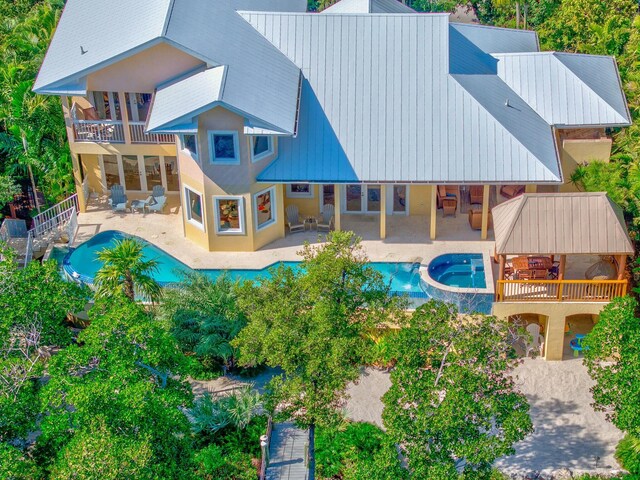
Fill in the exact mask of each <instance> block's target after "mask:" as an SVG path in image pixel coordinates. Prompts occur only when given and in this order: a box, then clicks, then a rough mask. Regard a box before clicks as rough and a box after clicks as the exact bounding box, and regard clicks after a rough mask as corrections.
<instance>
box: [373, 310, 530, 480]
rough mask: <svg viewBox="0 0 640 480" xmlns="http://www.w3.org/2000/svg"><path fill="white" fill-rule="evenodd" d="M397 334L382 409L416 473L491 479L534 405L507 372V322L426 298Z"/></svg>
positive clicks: (436, 478)
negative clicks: (460, 473)
mask: <svg viewBox="0 0 640 480" xmlns="http://www.w3.org/2000/svg"><path fill="white" fill-rule="evenodd" d="M402 326H403V327H404V328H402V329H401V330H400V331H399V333H398V334H397V335H396V336H395V343H394V345H395V348H396V355H395V356H396V358H397V363H396V366H395V368H394V369H393V370H392V371H391V382H392V385H391V388H390V389H389V391H388V392H387V393H386V394H385V395H384V397H383V402H384V404H385V408H384V411H383V414H382V418H383V421H384V425H385V427H386V428H387V431H388V433H389V435H390V436H391V438H392V439H393V440H394V442H396V444H398V445H400V448H401V449H402V451H403V453H404V455H405V456H406V458H407V460H408V463H409V469H410V470H411V472H412V476H413V477H414V478H429V479H431V480H448V479H451V478H456V477H457V468H458V467H459V468H463V470H464V475H465V477H464V478H476V479H488V478H490V476H491V465H492V464H493V462H494V460H496V459H497V458H499V457H501V456H503V455H509V454H512V453H513V445H514V444H515V443H516V442H517V441H519V440H522V439H523V438H524V437H525V436H526V435H527V434H528V433H530V432H531V431H532V424H531V419H530V418H529V405H528V403H527V399H526V398H525V397H524V395H522V394H520V393H517V391H516V389H515V385H514V382H513V379H512V377H510V376H509V375H508V373H509V371H510V368H511V367H512V360H510V359H511V358H512V356H513V351H512V346H511V342H510V341H509V336H508V330H507V328H508V327H507V325H506V324H505V323H504V322H498V321H496V320H495V318H493V317H487V316H484V315H477V316H469V315H465V316H459V315H458V312H457V311H456V309H455V307H454V306H452V305H449V304H445V303H442V302H437V301H434V300H432V301H429V302H428V303H426V304H425V305H423V306H421V307H420V308H418V309H417V310H416V311H415V313H414V314H413V315H412V316H411V317H410V318H409V319H407V320H406V321H405V322H403V324H402Z"/></svg>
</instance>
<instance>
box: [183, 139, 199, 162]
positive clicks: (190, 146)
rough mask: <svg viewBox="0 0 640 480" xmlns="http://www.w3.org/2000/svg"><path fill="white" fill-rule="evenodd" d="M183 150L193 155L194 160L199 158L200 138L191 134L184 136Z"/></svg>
mask: <svg viewBox="0 0 640 480" xmlns="http://www.w3.org/2000/svg"><path fill="white" fill-rule="evenodd" d="M182 149H183V150H187V151H188V152H189V153H191V156H192V157H193V158H198V136H197V135H195V134H190V133H189V134H184V135H182Z"/></svg>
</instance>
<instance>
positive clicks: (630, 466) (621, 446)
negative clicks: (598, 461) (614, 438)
mask: <svg viewBox="0 0 640 480" xmlns="http://www.w3.org/2000/svg"><path fill="white" fill-rule="evenodd" d="M616 458H617V459H618V461H619V462H620V465H622V468H624V469H625V470H627V471H629V473H633V474H640V438H638V437H634V436H633V435H630V434H627V435H626V436H625V437H624V438H623V439H622V440H620V443H618V446H617V447H616Z"/></svg>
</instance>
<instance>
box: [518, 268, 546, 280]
mask: <svg viewBox="0 0 640 480" xmlns="http://www.w3.org/2000/svg"><path fill="white" fill-rule="evenodd" d="M547 274H548V272H547V270H539V269H527V270H518V271H517V272H516V276H517V277H518V280H546V278H547Z"/></svg>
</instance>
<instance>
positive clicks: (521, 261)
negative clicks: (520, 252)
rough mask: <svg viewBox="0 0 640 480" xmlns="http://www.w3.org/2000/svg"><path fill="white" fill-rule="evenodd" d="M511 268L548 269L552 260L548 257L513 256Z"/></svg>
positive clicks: (551, 265)
mask: <svg viewBox="0 0 640 480" xmlns="http://www.w3.org/2000/svg"><path fill="white" fill-rule="evenodd" d="M511 262H512V264H513V269H514V270H516V271H518V270H550V269H551V267H553V262H552V261H551V258H550V257H515V258H514V259H513V260H512V261H511Z"/></svg>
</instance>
